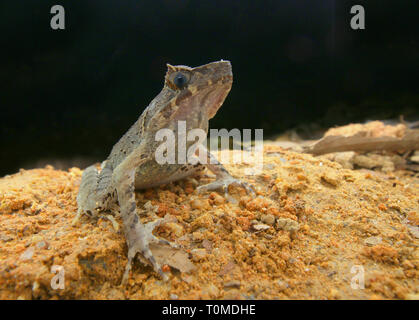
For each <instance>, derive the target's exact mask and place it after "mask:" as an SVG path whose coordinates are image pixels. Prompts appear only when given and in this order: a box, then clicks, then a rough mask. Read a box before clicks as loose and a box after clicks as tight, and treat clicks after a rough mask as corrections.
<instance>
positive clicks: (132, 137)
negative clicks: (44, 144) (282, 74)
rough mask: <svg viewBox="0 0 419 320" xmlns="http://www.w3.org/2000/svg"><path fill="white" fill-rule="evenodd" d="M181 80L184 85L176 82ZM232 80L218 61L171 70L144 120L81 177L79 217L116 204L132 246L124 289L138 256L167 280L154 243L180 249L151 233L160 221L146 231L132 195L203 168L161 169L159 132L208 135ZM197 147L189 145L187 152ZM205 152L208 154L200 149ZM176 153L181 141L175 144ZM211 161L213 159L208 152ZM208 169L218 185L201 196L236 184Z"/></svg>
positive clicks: (213, 165) (219, 167)
mask: <svg viewBox="0 0 419 320" xmlns="http://www.w3.org/2000/svg"><path fill="white" fill-rule="evenodd" d="M176 77H177V78H179V77H181V78H182V79H183V80H185V81H184V83H183V84H182V85H177V84H179V83H177V82H176V81H175V78H176ZM232 82H233V75H232V70H231V64H230V62H228V61H218V62H213V63H209V64H206V65H203V66H200V67H196V68H190V67H187V66H171V65H168V70H167V73H166V76H165V83H164V87H163V89H162V91H161V92H160V93H159V94H158V95H157V96H156V97H155V98H154V99H153V100H152V101H151V103H150V104H149V106H148V107H147V108H146V109H145V110H144V112H143V113H142V114H141V116H140V118H139V119H138V120H137V121H136V122H135V123H134V125H133V126H132V127H131V128H130V129H129V130H128V132H127V133H126V134H125V135H124V136H123V137H122V138H121V139H120V140H119V141H118V142H117V143H116V144H115V146H114V147H113V149H112V151H111V153H110V155H109V157H108V158H107V160H105V161H104V162H102V166H101V168H102V169H101V170H100V172H98V170H97V169H96V167H95V166H90V167H88V168H87V169H86V170H85V171H84V172H83V176H82V181H81V184H80V190H79V194H78V196H77V203H78V208H79V209H78V216H80V214H82V213H87V214H89V215H97V214H98V213H100V211H102V210H105V209H108V208H109V207H110V205H111V204H112V203H114V202H115V201H116V200H117V201H118V203H119V206H120V214H121V217H122V220H123V228H124V233H125V237H126V240H127V244H128V263H127V267H126V270H125V273H124V276H123V283H124V282H126V280H127V279H128V275H129V272H130V269H131V263H132V261H133V259H134V258H135V255H136V254H137V253H140V254H141V255H142V256H143V257H144V258H145V259H146V260H147V261H148V262H150V263H151V264H152V265H153V267H154V269H155V271H157V272H158V273H159V274H160V275H161V276H162V277H163V279H167V276H166V274H164V273H163V271H162V270H161V267H160V266H159V264H158V263H157V262H156V260H155V259H154V257H153V254H152V252H151V250H150V249H149V244H150V243H151V242H156V243H162V244H168V245H171V246H176V245H175V244H172V243H170V242H168V241H166V240H163V239H158V238H156V237H155V236H154V235H153V234H152V231H153V229H154V227H155V226H156V225H158V224H159V223H161V219H159V220H156V221H153V222H150V223H148V224H146V225H143V224H142V223H141V222H140V221H139V219H138V216H137V214H136V203H135V193H134V189H144V188H149V187H153V186H157V185H160V184H165V183H168V182H171V181H175V180H179V179H182V178H184V177H186V176H189V175H191V174H193V173H194V172H195V171H196V170H199V169H201V168H202V165H201V164H199V163H198V164H196V165H191V164H163V165H162V164H159V163H157V162H156V161H155V159H154V154H155V151H156V148H157V147H158V146H159V145H160V144H161V141H156V139H155V136H156V133H157V131H158V130H160V129H163V128H167V129H170V130H173V132H174V133H175V134H176V136H177V130H178V127H177V125H178V121H185V122H186V129H187V131H188V130H190V129H195V128H200V129H203V130H205V132H208V121H209V119H211V118H212V117H213V116H214V115H215V114H216V112H217V110H218V109H219V108H220V107H221V105H222V103H223V102H224V99H225V98H226V96H227V94H228V93H229V91H230V89H231V85H232ZM193 143H194V142H187V146H186V147H187V148H189V146H191V145H192V144H193ZM202 149H203V150H205V151H206V149H205V148H204V147H203V146H202ZM176 152H177V141H176ZM206 154H207V157H208V158H210V157H211V155H210V153H209V152H207V151H206ZM207 163H208V164H207V165H206V166H207V167H208V168H209V169H210V170H211V171H213V172H214V173H215V175H216V178H217V179H216V181H215V182H213V183H210V184H208V185H205V186H201V187H200V188H199V190H200V191H205V190H212V189H216V188H219V187H224V188H226V187H227V186H228V185H229V184H232V183H238V184H240V185H242V186H244V187H246V188H247V189H248V186H247V185H246V184H244V183H242V182H241V181H239V180H236V179H234V178H233V177H232V176H231V175H230V174H229V173H228V172H227V170H226V169H225V168H224V167H223V166H222V165H221V164H220V163H218V162H216V163H211V164H210V163H209V161H207Z"/></svg>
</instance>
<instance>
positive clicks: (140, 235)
mask: <svg viewBox="0 0 419 320" xmlns="http://www.w3.org/2000/svg"><path fill="white" fill-rule="evenodd" d="M162 220H163V219H158V220H156V221H152V222H149V223H147V224H145V225H142V224H141V223H136V224H135V226H133V227H132V228H130V230H129V231H128V233H127V241H128V262H127V265H126V267H125V272H124V276H123V277H122V285H125V284H126V283H127V281H128V277H129V272H130V270H131V266H132V262H133V261H134V258H135V256H136V254H137V253H139V254H141V255H142V256H143V257H144V258H145V259H146V260H147V261H148V262H150V263H151V265H152V266H153V268H154V270H155V271H156V272H157V273H158V274H159V275H160V276H161V277H162V279H163V280H164V281H167V280H169V277H168V276H167V274H165V273H164V272H163V270H162V269H161V266H160V264H159V263H158V262H157V261H156V259H155V258H154V256H153V253H152V252H151V250H150V247H149V245H150V244H151V243H157V244H163V245H169V246H171V247H173V248H179V246H178V245H177V244H175V243H172V242H170V241H167V240H165V239H159V238H157V237H156V236H155V235H153V229H154V228H155V227H156V226H158V225H159V224H161V223H162Z"/></svg>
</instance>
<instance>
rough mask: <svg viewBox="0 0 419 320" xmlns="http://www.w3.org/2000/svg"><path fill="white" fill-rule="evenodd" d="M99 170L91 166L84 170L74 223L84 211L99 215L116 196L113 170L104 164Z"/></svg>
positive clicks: (90, 214)
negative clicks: (113, 188) (112, 185)
mask: <svg viewBox="0 0 419 320" xmlns="http://www.w3.org/2000/svg"><path fill="white" fill-rule="evenodd" d="M102 167H103V168H102V170H101V171H100V172H99V171H98V170H97V169H96V167H95V166H94V165H93V166H90V167H88V168H86V169H85V170H84V172H83V175H82V178H81V183H80V189H79V193H78V194H77V205H78V211H77V216H76V217H75V219H74V220H73V224H74V223H76V222H77V221H78V219H79V218H80V216H81V215H82V214H83V213H86V214H88V215H89V216H97V215H98V213H99V212H100V211H102V210H105V209H107V208H108V207H109V204H110V202H111V201H113V200H114V198H115V190H112V187H111V180H112V170H111V168H108V167H106V166H105V164H103V165H102Z"/></svg>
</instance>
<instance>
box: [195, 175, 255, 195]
mask: <svg viewBox="0 0 419 320" xmlns="http://www.w3.org/2000/svg"><path fill="white" fill-rule="evenodd" d="M232 184H235V185H239V186H241V187H243V188H244V189H245V190H246V192H247V193H249V194H255V189H254V187H253V186H252V185H251V184H249V183H247V182H244V181H241V180H239V179H235V178H233V177H228V178H223V179H219V180H216V181H214V182H211V183H208V184H205V185H203V186H199V187H198V188H197V190H198V193H202V192H205V191H212V190H217V189H222V190H223V191H224V193H225V194H227V193H228V187H229V186H230V185H232Z"/></svg>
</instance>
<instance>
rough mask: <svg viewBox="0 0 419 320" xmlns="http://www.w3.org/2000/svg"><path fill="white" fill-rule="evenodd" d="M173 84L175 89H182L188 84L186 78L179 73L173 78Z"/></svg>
mask: <svg viewBox="0 0 419 320" xmlns="http://www.w3.org/2000/svg"><path fill="white" fill-rule="evenodd" d="M173 83H174V84H175V86H176V87H178V88H179V89H182V88H183V87H184V86H185V85H186V84H187V83H188V78H187V77H186V76H185V75H184V74H183V73H180V72H179V73H177V74H176V75H175V76H174V77H173Z"/></svg>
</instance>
